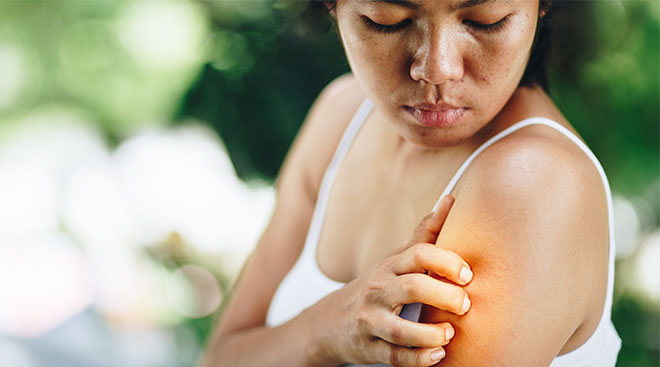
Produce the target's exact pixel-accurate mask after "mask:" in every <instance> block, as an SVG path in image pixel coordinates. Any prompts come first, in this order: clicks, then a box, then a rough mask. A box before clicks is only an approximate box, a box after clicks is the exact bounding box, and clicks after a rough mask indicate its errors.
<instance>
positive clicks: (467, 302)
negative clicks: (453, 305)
mask: <svg viewBox="0 0 660 367" xmlns="http://www.w3.org/2000/svg"><path fill="white" fill-rule="evenodd" d="M469 309H470V298H468V296H467V295H466V296H465V298H464V299H463V307H462V308H461V311H463V313H466V312H468V310H469Z"/></svg>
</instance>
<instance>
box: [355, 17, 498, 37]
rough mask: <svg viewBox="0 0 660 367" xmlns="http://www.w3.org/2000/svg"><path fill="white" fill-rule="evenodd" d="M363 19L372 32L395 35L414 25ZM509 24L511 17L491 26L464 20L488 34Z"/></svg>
mask: <svg viewBox="0 0 660 367" xmlns="http://www.w3.org/2000/svg"><path fill="white" fill-rule="evenodd" d="M362 19H363V20H364V22H365V23H366V24H367V26H368V27H369V28H371V29H372V30H374V31H376V32H378V33H394V32H398V31H400V30H402V29H403V28H405V27H407V26H408V25H410V24H412V20H410V19H406V20H404V21H403V22H399V23H397V24H392V25H385V24H380V23H376V22H374V21H373V20H371V19H369V18H368V17H366V16H363V17H362ZM508 22H509V17H508V16H505V17H504V18H502V19H500V20H498V21H497V22H495V23H491V24H482V23H477V22H473V21H471V20H464V21H463V24H466V25H468V26H470V27H472V28H474V29H476V30H477V31H480V32H484V33H487V34H490V33H495V32H499V31H500V30H502V29H503V28H504V26H505V25H506V24H507V23H508Z"/></svg>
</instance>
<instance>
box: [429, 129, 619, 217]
mask: <svg viewBox="0 0 660 367" xmlns="http://www.w3.org/2000/svg"><path fill="white" fill-rule="evenodd" d="M529 125H545V126H549V127H551V128H553V129H555V130H557V131H559V132H560V133H562V134H563V135H565V136H566V137H567V138H569V139H570V140H571V141H573V142H574V143H575V144H577V145H578V146H579V147H580V148H581V149H582V150H583V151H584V152H585V153H586V154H587V155H588V156H589V158H590V159H591V161H592V162H594V164H595V165H596V168H597V169H598V171H599V173H600V175H601V178H602V179H603V183H604V184H605V188H606V190H607V191H608V193H607V194H608V197H609V196H610V195H611V194H610V193H609V183H608V182H607V177H606V176H605V172H604V171H603V168H602V167H601V165H600V163H599V162H598V159H596V156H594V154H593V153H592V152H591V150H590V149H589V148H588V147H587V146H586V144H584V143H583V142H582V140H580V139H579V138H578V137H577V136H575V134H573V133H572V132H571V131H570V130H568V129H567V128H565V127H564V126H562V125H560V124H559V123H558V122H556V121H553V120H550V119H548V118H545V117H531V118H528V119H525V120H522V121H519V122H517V123H515V124H513V125H511V126H509V127H507V128H506V129H504V130H502V131H500V132H499V133H497V134H496V135H495V136H493V137H492V138H490V139H488V140H487V141H486V142H485V143H483V144H481V145H480V146H479V147H478V148H477V149H476V150H475V151H474V152H472V154H470V156H469V157H468V158H467V159H466V160H465V162H463V164H462V165H461V166H460V168H459V169H458V171H456V173H455V174H454V177H452V179H451V180H450V181H449V184H447V187H445V190H444V191H443V192H442V195H440V198H438V201H437V202H436V203H435V205H434V206H433V211H435V210H436V209H437V208H438V206H439V205H440V201H441V200H442V198H443V197H444V196H445V195H449V194H450V193H451V192H452V191H453V190H454V187H455V186H456V184H457V183H458V180H459V179H460V178H461V176H462V175H463V173H464V172H465V170H467V168H468V166H470V163H472V161H473V160H474V159H475V158H476V157H477V156H478V155H479V154H480V153H481V152H483V151H484V150H485V149H486V148H488V147H489V146H491V145H493V144H495V143H496V142H498V141H499V140H501V139H503V138H505V137H506V136H508V135H510V134H512V133H514V132H515V131H518V130H520V129H522V128H524V127H526V126H529Z"/></svg>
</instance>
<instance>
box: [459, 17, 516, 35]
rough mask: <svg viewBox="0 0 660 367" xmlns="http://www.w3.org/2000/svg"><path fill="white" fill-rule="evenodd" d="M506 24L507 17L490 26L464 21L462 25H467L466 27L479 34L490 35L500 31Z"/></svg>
mask: <svg viewBox="0 0 660 367" xmlns="http://www.w3.org/2000/svg"><path fill="white" fill-rule="evenodd" d="M508 22H509V16H508V15H507V16H505V17H504V18H502V19H500V20H498V21H497V22H495V23H491V24H482V23H477V22H473V21H471V20H464V21H463V24H467V25H468V26H470V27H472V28H474V29H476V30H478V31H480V32H484V33H487V34H490V33H495V32H499V31H501V30H502V29H503V28H504V26H506V24H507V23H508Z"/></svg>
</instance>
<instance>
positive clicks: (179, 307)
mask: <svg viewBox="0 0 660 367" xmlns="http://www.w3.org/2000/svg"><path fill="white" fill-rule="evenodd" d="M558 4H560V5H561V6H562V8H563V9H562V11H561V12H559V13H558V14H557V15H556V16H555V18H554V20H553V24H554V25H553V27H554V39H553V44H554V46H553V57H552V61H551V65H552V71H551V77H550V86H551V88H550V89H551V95H552V97H553V99H554V100H555V102H556V103H557V104H558V106H559V107H560V109H561V110H562V111H563V112H564V114H565V115H566V116H567V117H568V119H569V120H570V121H571V122H572V123H573V124H574V126H575V127H576V128H577V130H578V131H579V132H580V133H581V134H582V136H583V137H584V139H585V140H586V141H587V143H588V144H589V146H590V147H591V149H592V150H593V151H594V153H595V154H596V156H597V157H598V158H599V159H600V161H601V162H602V164H603V166H604V168H605V171H606V172H607V174H608V177H609V179H610V182H611V186H612V189H613V192H614V194H615V222H616V230H617V246H618V248H617V278H616V286H615V298H614V309H613V320H614V323H615V326H616V328H617V330H618V331H619V334H620V335H621V337H622V339H623V348H622V350H621V353H620V354H619V362H618V364H617V365H618V366H658V365H660V223H659V221H660V219H659V213H660V208H659V201H660V181H659V180H660V172H659V171H660V162H659V158H660V150H659V144H660V131H659V127H660V87H659V86H660V75H659V71H660V6H659V5H658V2H657V1H620V0H611V1H610V0H607V1H575V2H572V1H571V2H569V1H562V2H558ZM348 71H349V68H348V64H347V62H346V59H345V57H344V55H343V50H342V47H341V44H340V42H339V39H338V35H337V33H336V31H335V29H334V27H333V23H332V20H331V19H330V17H329V16H328V15H327V14H326V13H325V12H324V11H323V10H322V9H318V7H312V6H310V3H309V2H306V1H298V0H245V1H240V0H235V1H203V0H199V1H167V0H153V1H147V0H145V1H109V0H108V1H29V0H25V1H2V2H0V251H1V252H0V253H1V254H2V255H1V256H0V279H3V280H0V361H9V362H7V363H6V364H2V363H0V365H8V366H9V365H10V366H37V365H43V364H44V363H47V364H48V365H49V366H59V365H62V366H70V365H123V366H129V365H135V366H137V365H149V366H160V365H162V366H186V365H194V364H195V363H196V361H197V359H198V358H199V355H200V353H201V351H202V350H203V345H204V342H205V340H206V338H207V337H208V335H209V332H210V330H211V328H212V326H213V322H214V319H215V318H217V316H218V314H219V313H220V312H221V304H222V301H223V299H224V296H225V295H226V294H227V292H228V290H229V289H230V288H231V284H232V283H233V281H234V280H235V278H236V276H237V273H238V271H239V269H240V267H241V264H242V262H243V261H244V259H245V257H246V256H247V254H248V253H249V252H250V251H251V249H252V248H253V246H254V244H255V243H256V240H257V238H258V236H259V234H260V231H261V230H262V229H263V226H264V225H265V223H267V220H268V217H269V215H270V211H271V209H272V206H273V201H274V193H273V189H272V183H273V181H274V178H275V176H276V174H277V172H278V169H279V167H280V164H281V162H282V160H283V158H284V156H285V154H286V152H287V150H288V147H289V145H290V144H291V142H292V140H293V138H294V137H295V134H296V132H297V130H298V128H299V127H300V125H301V123H302V121H303V119H304V117H305V114H306V112H307V110H308V108H309V107H310V105H311V103H312V102H313V100H314V98H315V97H316V96H317V95H318V93H319V92H320V90H321V89H322V88H323V87H324V86H325V85H326V84H327V83H328V82H329V81H331V80H332V79H334V78H336V77H337V76H339V75H341V74H343V73H345V72H348Z"/></svg>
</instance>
